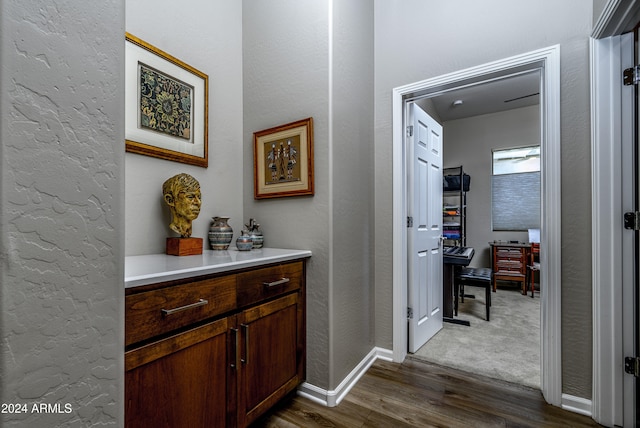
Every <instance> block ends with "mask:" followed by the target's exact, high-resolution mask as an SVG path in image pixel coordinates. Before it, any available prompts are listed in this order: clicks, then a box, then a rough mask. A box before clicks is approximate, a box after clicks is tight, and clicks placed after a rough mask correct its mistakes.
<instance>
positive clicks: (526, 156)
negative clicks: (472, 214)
mask: <svg viewBox="0 0 640 428" xmlns="http://www.w3.org/2000/svg"><path fill="white" fill-rule="evenodd" d="M492 156H493V173H492V176H491V217H492V218H491V224H492V229H493V230H494V231H526V230H528V229H539V228H540V146H527V147H518V148H512V149H501V150H493V152H492Z"/></svg>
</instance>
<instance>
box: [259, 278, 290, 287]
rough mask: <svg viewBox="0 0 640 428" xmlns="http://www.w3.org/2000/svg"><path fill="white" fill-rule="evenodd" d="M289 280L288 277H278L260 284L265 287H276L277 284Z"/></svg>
mask: <svg viewBox="0 0 640 428" xmlns="http://www.w3.org/2000/svg"><path fill="white" fill-rule="evenodd" d="M289 281H291V279H289V278H282V279H279V280H277V281H273V282H263V283H262V284H263V285H264V286H265V287H266V288H270V287H276V286H278V285H282V284H286V283H287V282H289Z"/></svg>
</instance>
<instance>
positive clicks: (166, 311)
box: [162, 299, 209, 316]
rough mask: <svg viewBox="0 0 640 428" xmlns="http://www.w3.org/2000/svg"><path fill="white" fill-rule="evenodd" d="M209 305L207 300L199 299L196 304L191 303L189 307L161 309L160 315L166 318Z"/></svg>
mask: <svg viewBox="0 0 640 428" xmlns="http://www.w3.org/2000/svg"><path fill="white" fill-rule="evenodd" d="M207 304H209V301H208V300H205V299H200V300H198V301H197V302H196V303H191V304H190V305H184V306H180V307H179V308H173V309H162V315H164V316H167V315H171V314H175V313H176V312H181V311H186V310H187V309H191V308H197V307H198V306H204V305H207Z"/></svg>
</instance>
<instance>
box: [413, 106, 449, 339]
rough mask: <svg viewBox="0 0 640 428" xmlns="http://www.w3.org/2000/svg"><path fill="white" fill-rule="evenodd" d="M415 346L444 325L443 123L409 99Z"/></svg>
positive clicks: (429, 337)
mask: <svg viewBox="0 0 640 428" xmlns="http://www.w3.org/2000/svg"><path fill="white" fill-rule="evenodd" d="M408 110H409V111H408V118H409V120H408V123H409V128H408V132H407V144H406V147H407V159H408V160H407V171H408V177H407V192H408V194H407V202H408V206H407V216H408V217H409V218H410V220H409V225H408V226H409V231H408V233H407V237H408V238H407V240H408V247H409V248H408V254H409V257H408V259H409V260H408V281H409V287H408V288H409V290H408V296H407V297H408V302H409V352H416V351H417V350H418V349H419V348H420V347H421V346H422V345H424V344H425V343H426V342H427V341H428V340H429V339H431V337H433V335H434V334H436V333H437V332H438V331H439V330H440V329H441V328H442V303H443V299H442V270H443V266H442V126H441V125H440V124H438V123H437V122H436V121H435V120H434V119H432V118H431V117H430V116H429V115H427V113H425V112H424V110H422V109H421V108H420V107H418V106H417V105H416V104H415V103H410V104H408Z"/></svg>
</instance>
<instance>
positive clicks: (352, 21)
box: [329, 0, 375, 388]
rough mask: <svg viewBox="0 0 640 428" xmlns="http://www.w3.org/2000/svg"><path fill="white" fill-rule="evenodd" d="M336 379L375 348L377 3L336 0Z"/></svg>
mask: <svg viewBox="0 0 640 428" xmlns="http://www.w3.org/2000/svg"><path fill="white" fill-rule="evenodd" d="M332 37H333V43H332V44H333V61H332V63H333V65H334V67H333V70H332V71H331V72H332V75H333V85H332V87H331V88H330V91H331V93H332V104H331V118H332V124H333V126H332V130H333V133H332V139H331V142H330V145H331V156H330V162H331V163H332V166H331V172H332V174H331V184H330V185H331V188H332V193H331V194H332V210H331V215H332V223H333V244H332V245H333V249H334V253H333V265H332V273H333V292H332V300H331V307H332V314H333V316H332V317H331V318H330V320H329V322H330V325H331V337H332V338H333V340H332V343H333V351H334V353H333V361H334V366H333V370H332V379H331V386H332V387H333V388H335V387H337V386H338V385H339V384H340V382H342V381H343V379H344V378H345V377H346V376H347V375H348V374H349V373H350V372H351V371H352V370H353V369H354V368H355V367H356V365H357V364H359V363H360V362H361V361H362V359H363V358H364V357H365V356H366V355H367V354H368V353H369V352H370V351H371V349H372V348H373V346H374V345H375V343H374V330H373V328H374V324H373V322H372V317H373V316H374V314H373V308H374V300H373V299H374V287H373V286H374V283H373V240H374V235H375V232H374V230H373V219H374V211H373V200H374V194H373V173H374V171H373V106H374V102H373V74H374V73H373V3H372V2H371V1H370V0H357V1H356V0H350V1H348V2H345V1H334V2H333V34H332Z"/></svg>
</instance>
